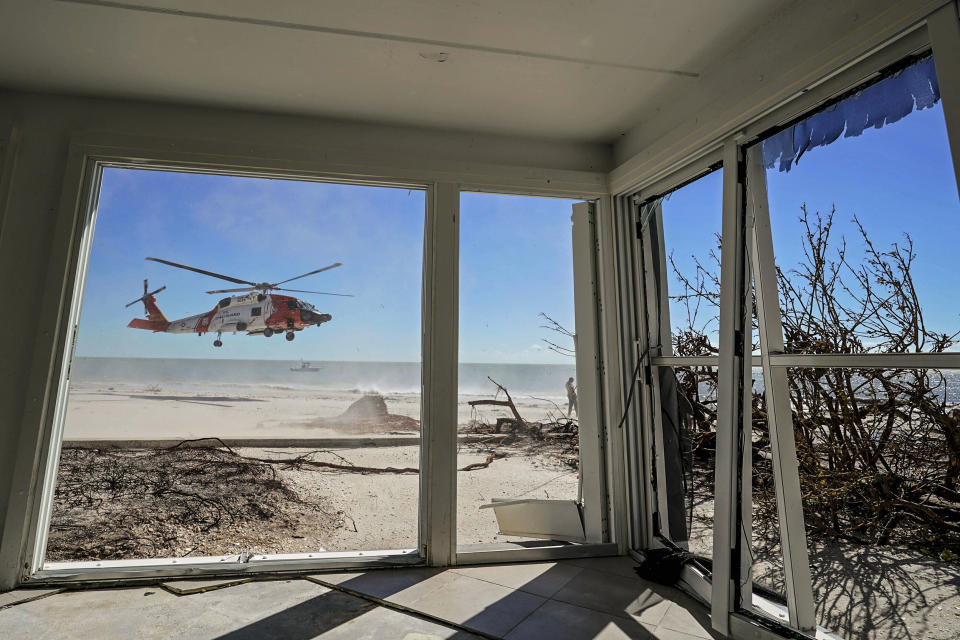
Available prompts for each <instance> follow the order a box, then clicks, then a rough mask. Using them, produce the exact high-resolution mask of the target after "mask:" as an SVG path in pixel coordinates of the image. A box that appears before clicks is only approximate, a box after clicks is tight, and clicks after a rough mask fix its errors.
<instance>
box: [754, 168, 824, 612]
mask: <svg viewBox="0 0 960 640" xmlns="http://www.w3.org/2000/svg"><path fill="white" fill-rule="evenodd" d="M756 151H757V150H756V149H754V153H750V154H748V160H747V186H748V189H749V202H750V205H751V206H750V212H751V213H752V216H749V217H752V220H748V221H747V237H748V242H747V245H748V250H749V253H750V262H751V265H752V267H753V281H754V287H755V288H756V305H757V320H758V323H759V328H760V359H761V362H762V364H763V382H764V394H765V395H766V400H767V421H768V428H769V433H770V446H771V449H772V453H773V460H772V462H773V477H774V489H775V491H776V497H777V516H778V520H779V524H780V548H781V551H782V554H783V570H784V578H785V582H786V585H785V586H786V594H787V608H788V610H789V612H790V624H791V626H793V627H795V628H797V629H799V630H801V631H813V630H814V628H815V627H816V619H815V617H814V603H813V588H812V586H811V580H810V564H809V558H808V555H807V536H806V530H805V528H804V522H803V509H802V501H801V492H800V476H799V470H798V464H797V447H796V442H795V440H794V433H793V413H792V410H791V407H790V390H789V387H788V383H787V369H785V368H783V367H771V366H770V354H771V353H783V350H784V342H783V327H782V325H781V323H780V304H779V301H778V299H777V271H776V266H775V263H774V255H773V236H772V234H771V230H770V210H769V206H768V203H767V185H766V172H765V169H764V167H763V165H762V163H761V159H760V157H759V155H760V154H759V153H756ZM750 481H751V478H749V477H745V478H743V482H744V485H746V484H747V483H748V482H750ZM743 606H745V607H749V606H750V603H749V602H745V603H743Z"/></svg>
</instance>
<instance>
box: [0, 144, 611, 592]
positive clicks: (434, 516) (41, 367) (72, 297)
mask: <svg viewBox="0 0 960 640" xmlns="http://www.w3.org/2000/svg"><path fill="white" fill-rule="evenodd" d="M11 149H12V145H10V146H7V148H6V149H5V150H6V151H9V150H11ZM255 154H256V155H253V154H252V153H251V151H250V150H249V149H242V150H239V151H238V150H237V148H236V147H235V146H233V145H225V144H212V143H206V142H196V141H183V140H179V141H176V142H175V143H171V140H169V139H161V138H150V137H142V136H133V135H126V134H106V133H104V134H77V135H75V136H74V137H73V138H72V140H71V143H70V145H69V152H68V157H67V160H66V168H65V173H64V179H63V188H62V195H61V201H60V205H59V209H58V211H57V214H56V222H55V236H54V241H53V246H52V251H51V256H52V257H51V262H50V271H49V273H48V276H47V286H46V287H45V290H44V291H45V298H44V302H43V308H44V310H45V311H46V310H50V312H44V313H41V314H39V315H38V318H39V324H40V327H39V334H38V335H40V336H42V337H41V338H40V339H39V340H38V346H37V349H36V350H35V354H34V359H35V363H36V365H37V366H36V367H35V370H36V371H37V372H38V373H36V374H35V375H33V376H32V377H31V379H30V381H29V382H28V389H29V397H32V398H35V399H36V400H35V401H34V405H33V409H31V410H30V411H28V412H27V414H26V415H25V419H24V425H27V423H28V422H31V423H32V421H33V420H36V422H37V424H36V425H35V426H34V427H31V429H32V432H30V431H31V429H27V431H28V432H30V433H26V434H25V436H26V437H24V438H21V442H20V445H19V446H20V450H21V451H20V453H21V455H19V456H18V458H17V464H16V467H15V469H14V482H15V483H17V484H19V485H24V484H26V483H27V482H29V484H30V486H32V487H33V490H31V491H29V492H22V493H17V494H14V495H13V496H12V497H13V499H12V500H11V503H10V505H9V507H8V511H7V514H8V517H7V519H6V521H5V524H4V530H3V532H2V536H3V548H2V552H0V555H2V557H0V563H2V566H14V567H20V569H19V572H18V574H19V575H18V576H17V578H16V582H17V583H19V584H28V583H29V584H43V583H50V584H83V583H89V582H99V581H121V582H122V581H124V580H136V579H143V578H157V577H164V576H199V575H235V574H245V573H259V572H304V571H318V570H334V569H341V568H364V567H373V566H410V565H422V564H428V565H431V566H446V565H450V564H455V563H457V562H465V561H470V562H500V561H504V560H510V561H519V560H528V559H550V558H561V557H586V556H596V555H612V554H615V553H617V546H616V545H615V544H610V543H607V542H605V540H606V539H607V538H608V537H609V534H608V533H605V534H604V542H602V543H600V544H583V545H569V546H566V545H565V546H549V545H548V546H543V545H540V546H538V547H537V548H533V549H526V548H523V547H522V546H516V547H515V549H514V548H510V549H507V550H506V551H505V550H504V549H503V548H502V547H501V548H499V549H492V550H491V552H490V553H483V554H479V555H478V554H467V556H466V557H460V556H459V554H457V553H456V540H455V531H456V527H455V500H456V488H455V482H447V481H443V480H442V479H443V478H447V479H451V478H452V479H453V480H454V481H455V468H456V459H455V452H456V429H455V424H456V384H457V383H456V370H457V326H456V323H455V322H454V323H451V322H450V318H456V317H457V289H458V281H457V273H458V271H457V266H456V265H457V255H458V251H459V247H458V242H457V241H458V236H459V194H460V190H461V189H476V188H478V187H480V186H481V185H482V188H483V189H485V190H496V191H497V192H503V193H517V194H524V195H540V196H555V197H568V198H581V199H591V200H594V199H598V198H599V199H600V201H603V197H604V194H605V189H606V187H605V185H604V183H603V181H602V180H598V179H597V178H596V177H595V176H594V175H592V174H585V173H582V172H563V171H557V172H543V175H540V173H538V172H534V173H531V172H529V171H516V170H515V169H513V168H510V167H491V166H485V165H478V166H476V167H470V168H469V169H462V168H461V169H452V170H449V171H442V170H418V169H405V168H398V166H397V165H386V166H381V165H376V164H372V163H371V164H363V165H358V164H356V162H353V163H338V162H336V161H335V160H328V159H326V158H324V159H323V160H318V159H317V155H316V154H312V153H305V152H304V151H303V150H300V149H291V148H283V147H278V148H270V149H262V148H258V149H257V150H256V152H255ZM7 156H9V153H7ZM105 166H119V167H131V168H149V169H169V170H174V171H191V170H192V171H197V172H202V173H223V174H228V175H246V176H251V177H254V176H256V177H271V178H284V179H296V180H312V181H323V182H340V183H348V184H359V185H378V186H389V187H408V188H418V189H423V190H424V191H425V192H426V201H427V210H426V212H425V229H424V241H423V242H424V261H423V279H424V282H423V287H422V311H423V312H422V317H421V327H422V341H421V342H422V344H421V348H422V360H421V362H422V366H423V376H422V384H423V400H422V409H421V412H422V413H421V418H422V438H421V474H420V505H421V506H420V514H419V542H418V545H417V548H416V549H402V550H386V551H355V552H323V553H303V554H271V555H264V556H253V557H239V556H232V555H228V556H218V557H212V558H195V559H190V560H183V559H174V558H167V559H163V558H160V559H134V560H119V561H101V562H78V563H61V564H60V565H59V566H58V568H57V569H44V568H43V561H44V554H45V547H46V536H47V532H48V525H49V512H50V508H51V503H52V497H53V490H54V482H55V477H56V466H57V463H58V461H59V455H58V454H59V450H60V441H61V436H62V434H61V431H62V413H63V410H64V406H65V401H66V394H65V393H64V390H65V387H66V384H67V375H66V374H67V370H66V367H67V365H68V363H69V360H70V358H69V357H65V354H69V353H70V352H71V351H72V344H73V339H74V332H75V329H76V324H77V321H78V319H79V312H80V298H81V296H82V291H83V281H84V276H85V272H86V264H87V260H88V258H89V255H88V254H89V249H90V243H91V240H92V234H91V233H89V230H90V228H91V227H90V225H91V224H92V222H93V216H94V215H95V212H94V211H93V206H94V205H95V204H96V198H97V193H96V190H97V188H98V185H99V176H100V173H101V172H102V168H103V167H105ZM8 173H9V172H8V171H5V172H4V175H7V174H8ZM451 265H452V268H451ZM451 416H452V419H451ZM450 425H454V426H452V427H451V426H450ZM34 436H35V437H36V440H34ZM597 471H598V474H597V475H600V476H602V475H604V474H605V473H607V472H608V469H606V468H605V467H601V468H600V469H598V470H597ZM27 479H29V481H28V480H27ZM607 502H608V501H607V499H606V497H604V498H603V502H602V504H604V505H606V504H607ZM605 513H606V512H605ZM508 547H509V545H508Z"/></svg>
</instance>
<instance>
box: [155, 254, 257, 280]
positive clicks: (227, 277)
mask: <svg viewBox="0 0 960 640" xmlns="http://www.w3.org/2000/svg"><path fill="white" fill-rule="evenodd" d="M145 259H146V260H152V261H153V262H159V263H161V264H166V265H169V266H171V267H177V268H178V269H186V270H187V271H193V272H195V273H202V274H203V275H205V276H211V277H213V278H220V279H221V280H226V281H227V282H235V283H237V284H246V285H250V286H251V287H256V286H257V283H256V282H249V281H247V280H240V279H239V278H231V277H230V276H225V275H223V274H222V273H214V272H213V271H206V270H204V269H197V268H196V267H188V266H187V265H185V264H178V263H176V262H170V261H169V260H163V259H161V258H145Z"/></svg>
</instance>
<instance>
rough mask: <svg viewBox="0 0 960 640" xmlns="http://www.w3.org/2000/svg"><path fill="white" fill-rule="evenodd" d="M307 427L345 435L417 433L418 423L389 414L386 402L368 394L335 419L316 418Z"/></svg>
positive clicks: (379, 396) (404, 417) (411, 419)
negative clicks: (334, 431) (329, 430)
mask: <svg viewBox="0 0 960 640" xmlns="http://www.w3.org/2000/svg"><path fill="white" fill-rule="evenodd" d="M307 426H308V427H314V428H322V429H334V430H336V431H341V432H346V433H418V432H419V431H420V421H419V420H415V419H413V418H411V417H409V416H401V415H396V414H393V413H390V412H389V411H388V410H387V401H386V400H384V398H383V396H381V395H380V394H378V393H370V394H367V395H365V396H363V397H362V398H360V399H359V400H357V401H356V402H354V403H353V404H351V405H350V406H349V407H347V410H346V411H344V412H343V413H341V414H340V415H339V416H336V417H335V418H317V419H316V420H312V421H310V422H309V423H307Z"/></svg>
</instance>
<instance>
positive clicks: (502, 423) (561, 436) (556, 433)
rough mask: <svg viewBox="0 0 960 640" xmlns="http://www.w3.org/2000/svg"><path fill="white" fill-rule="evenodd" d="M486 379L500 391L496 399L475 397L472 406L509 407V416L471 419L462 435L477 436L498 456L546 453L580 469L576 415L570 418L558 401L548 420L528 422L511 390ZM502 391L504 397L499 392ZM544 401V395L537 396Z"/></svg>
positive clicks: (561, 463) (560, 461)
mask: <svg viewBox="0 0 960 640" xmlns="http://www.w3.org/2000/svg"><path fill="white" fill-rule="evenodd" d="M487 379H488V380H489V381H490V382H492V383H493V384H494V386H496V388H497V391H496V394H495V395H494V397H493V399H484V400H472V401H471V402H469V404H470V406H471V407H473V408H474V409H476V408H477V407H481V406H494V407H505V408H506V409H509V410H510V413H511V415H510V416H509V417H498V418H496V421H495V422H492V423H491V422H487V421H483V420H477V419H474V420H471V421H470V423H469V424H468V425H467V427H466V428H465V429H462V430H461V434H462V435H466V436H468V437H469V435H475V436H476V438H473V440H474V441H476V442H481V443H483V444H484V445H485V446H487V447H491V446H492V447H494V448H493V449H488V450H489V451H492V452H493V454H496V455H497V457H505V456H506V455H509V454H512V453H524V454H531V453H545V454H547V455H548V456H550V457H551V458H553V459H554V460H555V461H556V462H557V463H558V464H560V465H562V466H566V467H569V468H571V469H577V468H579V466H580V432H579V426H578V423H577V419H576V418H567V417H565V416H564V415H563V410H562V409H561V408H560V407H559V406H557V405H556V404H555V403H551V404H553V406H554V407H555V408H556V413H553V412H552V411H551V412H548V415H547V419H546V420H540V421H529V420H525V419H524V418H523V416H521V415H520V411H519V410H518V409H517V406H516V404H515V403H514V401H513V398H512V397H511V396H510V392H509V391H508V390H507V388H506V387H504V386H503V385H502V384H500V383H499V382H497V381H496V380H494V379H493V378H490V377H489V376H488V377H487ZM501 393H502V394H503V399H501V398H500V394H501ZM537 399H538V400H542V398H537Z"/></svg>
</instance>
